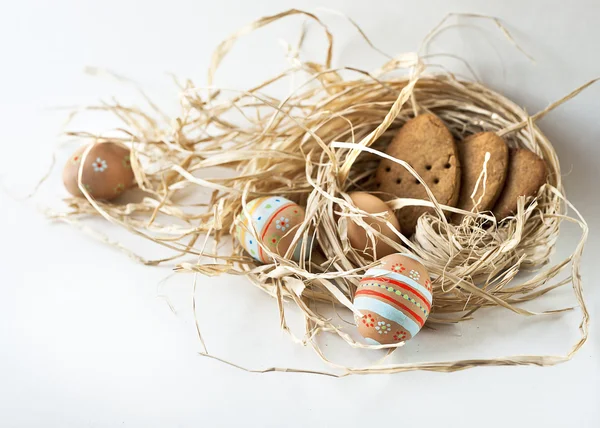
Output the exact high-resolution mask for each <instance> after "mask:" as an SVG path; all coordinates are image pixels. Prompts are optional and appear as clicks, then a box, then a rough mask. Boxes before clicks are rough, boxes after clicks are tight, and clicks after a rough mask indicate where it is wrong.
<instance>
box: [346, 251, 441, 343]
mask: <svg viewBox="0 0 600 428" xmlns="http://www.w3.org/2000/svg"><path fill="white" fill-rule="evenodd" d="M379 262H380V263H379V265H377V266H376V267H375V268H371V269H369V270H367V272H366V273H365V276H364V277H363V278H362V280H361V281H360V284H359V286H358V289H357V290H356V294H355V295H354V306H355V308H356V309H358V310H359V311H360V313H361V314H362V317H358V318H357V320H356V321H357V325H358V331H359V333H360V334H361V335H362V336H363V337H364V338H365V339H366V341H367V342H368V343H370V344H373V345H384V344H385V345H387V344H393V343H399V342H404V341H407V340H408V339H410V338H412V337H414V336H415V335H416V334H417V333H418V332H419V331H420V330H421V328H422V327H423V325H424V324H425V321H427V317H428V316H429V312H431V305H432V303H433V293H432V288H431V279H430V278H429V273H428V272H427V269H425V266H423V264H421V262H419V261H418V260H417V258H416V257H414V256H411V255H405V254H399V253H397V254H391V255H389V256H386V257H383V258H382V259H381V260H379Z"/></svg>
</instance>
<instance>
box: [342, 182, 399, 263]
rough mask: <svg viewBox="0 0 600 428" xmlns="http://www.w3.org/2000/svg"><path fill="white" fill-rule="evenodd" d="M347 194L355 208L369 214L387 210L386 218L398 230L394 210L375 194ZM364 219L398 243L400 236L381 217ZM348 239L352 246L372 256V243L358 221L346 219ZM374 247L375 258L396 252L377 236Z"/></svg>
mask: <svg viewBox="0 0 600 428" xmlns="http://www.w3.org/2000/svg"><path fill="white" fill-rule="evenodd" d="M348 195H349V196H350V199H352V202H353V203H354V205H355V206H356V208H358V209H360V210H363V211H365V212H367V213H369V214H377V213H382V212H387V213H388V215H387V216H386V220H387V221H389V222H390V223H391V224H392V226H394V228H395V229H396V230H397V231H398V232H400V223H399V222H398V219H397V218H396V216H395V215H394V211H393V210H391V209H390V207H388V205H387V204H386V203H385V202H383V201H382V200H381V199H379V198H378V197H377V196H374V195H371V194H370V193H366V192H353V193H349V194H348ZM364 221H365V222H366V223H367V224H369V225H370V226H371V227H372V228H374V229H375V230H378V231H379V232H381V233H382V234H383V235H385V236H386V237H388V238H390V239H391V240H392V241H394V242H398V243H400V237H399V236H398V235H397V234H396V233H394V231H393V230H392V229H390V228H389V227H388V225H387V224H386V223H385V221H384V220H383V219H377V220H373V219H371V218H364ZM348 240H349V241H350V245H352V248H354V249H355V250H357V251H359V252H362V253H363V254H366V255H368V256H370V257H373V255H374V254H373V248H372V247H373V243H372V241H371V239H369V237H368V236H367V231H366V230H365V229H363V228H362V226H360V225H359V224H358V223H355V222H354V221H352V220H350V219H349V220H348ZM375 249H376V252H377V258H381V257H385V256H387V255H389V254H392V253H395V252H396V250H395V249H394V248H392V247H391V246H389V245H388V244H387V243H385V242H383V241H382V240H380V239H377V238H376V240H375Z"/></svg>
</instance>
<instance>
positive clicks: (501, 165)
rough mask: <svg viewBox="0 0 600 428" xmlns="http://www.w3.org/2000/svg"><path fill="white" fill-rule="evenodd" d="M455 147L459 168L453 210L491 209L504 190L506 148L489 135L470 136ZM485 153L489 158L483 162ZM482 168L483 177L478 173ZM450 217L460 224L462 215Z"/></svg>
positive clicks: (506, 160)
mask: <svg viewBox="0 0 600 428" xmlns="http://www.w3.org/2000/svg"><path fill="white" fill-rule="evenodd" d="M456 146H457V149H458V159H459V160H460V165H461V182H460V194H459V197H458V205H457V207H458V208H460V209H462V210H465V211H475V212H480V211H488V210H491V209H492V207H493V206H494V204H495V203H496V201H497V200H498V197H499V196H500V193H501V192H502V189H503V188H504V181H505V180H506V171H507V168H508V146H507V145H506V143H505V142H504V140H503V139H502V138H500V137H498V136H497V135H496V134H494V133H493V132H481V133H479V134H474V135H471V136H469V137H467V138H466V139H464V140H463V141H460V142H458V143H457V144H456ZM487 153H489V159H488V160H487V161H486V154H487ZM484 165H485V170H486V174H485V175H483V174H482V172H483V170H484V168H483V167H484ZM484 189H485V190H484ZM454 218H455V220H456V221H460V220H462V219H463V215H461V214H456V215H455V216H454Z"/></svg>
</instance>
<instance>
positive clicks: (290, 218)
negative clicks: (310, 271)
mask: <svg viewBox="0 0 600 428" xmlns="http://www.w3.org/2000/svg"><path fill="white" fill-rule="evenodd" d="M246 211H247V212H248V214H249V217H247V216H246V213H244V212H243V211H242V212H241V213H240V214H239V215H238V217H237V219H236V229H235V233H234V234H235V237H236V239H237V240H238V241H239V243H240V244H241V245H242V247H243V248H244V249H245V250H246V251H247V252H248V253H249V254H250V255H251V256H252V257H254V258H255V259H256V260H258V261H261V262H263V263H269V262H270V261H271V257H269V255H268V254H267V252H265V250H264V249H263V246H261V245H259V240H260V242H261V243H262V244H263V245H264V246H265V247H267V248H268V249H269V250H270V251H272V252H274V253H277V254H279V255H281V256H284V255H285V253H286V252H287V250H288V248H290V245H291V243H292V240H293V239H294V235H295V234H296V230H297V229H298V226H299V225H300V224H301V223H302V221H304V209H303V208H302V207H301V206H300V205H298V204H296V203H295V202H292V201H290V200H289V199H286V198H283V197H281V196H269V197H264V198H258V199H254V200H252V201H250V202H249V203H248V204H247V205H246ZM250 222H251V223H250ZM250 224H252V225H253V226H254V229H255V231H256V235H255V234H254V232H253V231H252V228H251V227H250ZM309 247H310V246H309ZM301 249H302V240H300V241H298V244H297V245H296V248H295V251H294V253H293V254H292V258H293V259H294V260H296V261H298V260H299V259H300V254H301ZM309 254H310V248H307V249H306V252H305V253H304V256H305V258H308V255H309Z"/></svg>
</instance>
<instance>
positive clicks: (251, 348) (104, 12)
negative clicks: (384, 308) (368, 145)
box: [0, 0, 600, 428]
mask: <svg viewBox="0 0 600 428" xmlns="http://www.w3.org/2000/svg"><path fill="white" fill-rule="evenodd" d="M491 3H492V2H477V1H447V0H440V1H427V2H424V1H423V2H420V1H419V2H417V1H413V2H408V1H402V2H400V1H397V0H394V1H386V2H375V1H369V2H359V1H356V2H350V1H331V2H325V1H304V2H303V1H296V2H292V1H288V0H271V1H262V2H253V1H252V2H251V1H230V0H221V1H218V2H202V1H192V0H190V1H169V2H159V1H147V2H135V1H123V0H119V1H117V0H104V1H101V2H100V1H99V2H84V1H75V0H56V1H53V2H42V1H25V0H22V1H18V2H15V1H13V2H8V1H4V2H2V4H1V5H0V47H1V52H2V68H1V69H0V123H1V124H2V128H1V133H0V135H1V136H2V147H4V148H5V149H4V150H5V152H4V154H3V155H2V156H0V175H1V177H0V179H1V181H2V184H3V186H4V187H8V188H9V189H10V190H11V192H12V193H15V194H25V193H27V191H28V190H29V189H31V186H32V185H33V183H34V182H35V180H36V179H37V178H38V177H39V176H40V175H42V174H43V172H44V171H45V168H46V167H47V165H48V161H49V159H50V155H51V153H52V151H53V149H54V144H55V143H56V141H57V139H56V135H57V134H58V132H59V131H60V126H61V124H62V121H63V120H64V119H65V115H66V112H64V111H58V112H57V111H52V110H49V109H48V108H49V107H55V106H73V105H85V104H90V103H94V102H97V101H98V100H100V99H109V97H110V96H111V95H113V94H122V97H120V98H121V99H125V100H127V99H128V98H127V97H131V96H132V94H131V91H130V90H128V89H123V87H121V86H119V85H117V84H115V83H114V82H111V81H110V80H105V79H98V78H93V77H89V76H86V75H84V74H83V73H82V70H83V68H84V67H85V66H99V67H104V68H107V69H112V70H114V71H117V72H119V73H121V74H123V75H126V76H129V77H131V78H133V79H135V80H137V81H140V82H141V83H142V84H144V86H145V87H147V88H149V90H150V92H153V94H154V95H155V96H156V97H157V99H158V100H159V102H161V103H162V104H163V105H167V106H168V105H171V104H174V101H176V94H175V93H174V91H173V90H172V86H171V83H170V80H169V78H168V77H167V76H166V74H165V73H164V72H167V71H169V72H175V73H176V74H177V75H179V76H181V77H192V78H193V79H194V81H195V82H196V83H197V84H204V83H205V81H206V80H205V79H206V77H205V76H206V70H207V67H208V64H209V58H210V53H211V51H212V49H213V48H214V47H215V46H216V45H217V43H218V42H219V41H221V40H222V39H223V38H224V37H226V36H227V35H229V34H230V33H232V32H233V31H234V30H236V29H238V28H239V27H240V26H242V25H244V24H246V23H248V22H250V21H252V20H254V19H255V18H258V17H260V16H263V15H266V14H271V13H275V12H278V11H281V10H284V9H286V8H289V7H298V8H304V9H308V10H311V11H314V10H315V9H316V7H318V6H322V5H325V6H327V7H329V8H333V9H337V10H340V11H342V12H345V13H347V14H348V15H350V16H351V17H353V18H354V19H355V20H356V21H357V22H358V23H359V24H360V25H361V26H362V28H363V29H364V30H365V31H366V33H367V34H368V35H369V36H370V37H371V39H372V41H373V42H374V43H375V44H376V45H377V46H378V47H380V48H381V49H383V50H385V51H386V52H389V53H392V54H397V53H400V52H405V51H411V50H414V49H416V48H417V47H418V44H419V42H420V41H421V39H422V38H423V36H424V35H425V34H426V33H427V32H428V31H429V30H430V29H431V28H432V27H433V26H434V25H435V24H436V23H437V22H438V21H439V20H440V19H441V18H442V17H443V16H444V15H445V14H446V13H447V12H478V13H485V14H490V15H494V16H498V17H500V18H502V19H503V20H504V21H505V22H506V23H507V25H508V27H509V29H510V30H511V31H512V32H513V34H514V36H515V38H516V39H517V40H518V41H519V43H520V44H521V45H522V46H523V47H524V48H525V49H526V50H527V51H528V52H530V53H531V54H532V55H533V56H534V57H535V58H536V60H537V62H536V64H535V65H533V64H531V63H530V62H528V61H527V60H526V59H525V58H524V57H523V56H521V55H520V54H519V53H518V52H516V51H515V50H514V49H513V48H512V47H511V46H510V45H509V44H508V43H506V41H505V39H504V38H503V37H502V36H501V35H500V33H499V32H497V31H496V29H495V28H494V27H493V25H492V24H490V23H488V22H483V21H482V22H475V23H472V24H474V25H475V27H477V28H473V27H468V28H465V27H462V28H454V29H452V30H449V31H447V32H446V33H444V35H443V37H440V38H439V39H437V40H436V41H435V42H434V43H433V45H432V51H436V52H442V51H444V52H453V53H456V54H459V55H461V56H463V57H465V58H466V59H468V60H469V61H470V63H471V64H472V65H473V66H474V68H475V70H476V71H477V72H478V74H479V75H480V76H481V77H482V79H483V81H484V82H486V83H487V84H489V85H491V86H492V87H494V88H497V89H498V90H499V91H501V92H503V93H505V94H507V95H508V96H510V97H512V98H513V99H515V100H516V101H517V102H519V103H520V104H523V105H524V106H526V107H527V109H528V110H529V111H531V112H535V111H537V110H539V109H541V108H543V107H544V106H545V105H547V104H548V103H549V102H551V101H553V100H556V99H559V98H560V97H562V96H563V95H565V94H566V93H568V92H569V91H571V90H572V89H574V88H575V87H577V86H578V85H580V84H582V83H584V82H586V81H587V80H589V79H591V78H594V77H597V76H599V75H600V60H598V55H597V40H598V39H599V38H600V27H599V26H598V25H597V24H598V22H600V8H599V7H598V4H597V2H595V1H587V2H586V1H574V2H564V1H528V2H522V1H507V0H505V1H502V2H493V3H494V4H493V5H492V4H491ZM325 17H326V21H327V22H328V24H330V26H331V27H332V29H333V30H334V33H335V34H336V37H337V38H336V46H335V54H336V55H335V64H336V65H341V64H345V65H352V66H356V67H360V68H364V69H374V68H376V67H377V66H378V65H380V64H381V61H382V58H381V57H380V56H378V55H377V54H375V53H373V52H372V51H370V50H369V49H368V47H367V46H366V44H365V43H364V42H362V41H361V40H360V38H359V36H358V35H357V34H356V32H355V31H354V30H353V29H352V28H351V26H350V25H348V23H347V22H346V21H345V20H344V19H342V18H340V17H336V16H333V15H328V16H327V15H326V16H325ZM463 22H464V21H463ZM300 23H301V19H299V18H291V19H288V20H287V21H285V22H284V23H279V24H276V25H274V26H272V28H267V29H262V30H260V31H259V32H257V33H256V34H254V35H251V36H249V37H248V38H247V40H245V41H243V42H240V44H239V45H237V46H236V47H235V48H234V49H233V51H232V56H231V58H229V59H227V60H226V61H225V62H224V63H223V67H222V70H221V71H220V73H219V74H218V81H217V83H218V84H220V85H223V86H229V87H236V88H244V87H247V86H248V85H250V84H252V83H257V82H259V81H261V79H262V78H264V77H266V76H268V75H270V74H272V73H273V72H274V71H276V70H280V69H281V68H283V67H284V66H285V59H284V55H283V51H282V49H281V46H280V44H279V43H278V39H284V40H287V41H289V42H295V40H296V37H297V34H298V28H299V25H300ZM313 30H315V33H316V32H317V31H316V29H315V28H313ZM315 37H316V36H315ZM308 55H313V58H317V59H321V58H322V56H321V51H318V52H316V51H312V52H308ZM315 55H317V56H315ZM501 63H503V64H504V67H502V66H501ZM447 64H449V65H457V64H456V63H455V64H451V63H447ZM241 65H243V66H241ZM599 91H600V88H598V87H592V88H591V89H589V90H588V91H586V92H584V93H583V94H581V95H580V96H579V97H577V98H576V99H574V100H572V101H570V102H569V103H568V104H566V105H564V106H563V107H561V108H560V109H558V110H557V111H555V112H553V113H552V114H551V115H549V116H548V117H547V118H546V119H544V120H543V121H542V122H541V126H542V129H543V130H544V131H545V132H546V133H547V135H549V136H550V137H551V139H552V140H553V142H554V144H555V146H556V149H557V151H558V153H559V156H560V158H561V161H562V166H563V171H564V173H565V175H566V177H565V183H566V188H567V192H568V195H569V196H570V198H571V200H572V202H573V203H574V204H575V205H576V206H577V207H578V208H579V209H580V210H581V212H582V214H583V215H584V216H586V217H587V219H588V221H589V222H590V228H591V236H590V240H589V243H588V246H587V249H586V253H585V256H584V260H583V269H582V274H583V278H584V284H585V287H586V295H587V300H588V302H589V305H590V312H591V314H592V329H591V337H590V339H589V341H588V343H587V344H586V345H585V346H584V347H583V349H582V350H581V352H580V353H579V354H577V356H576V357H575V358H574V359H573V360H572V361H571V362H568V363H566V364H563V365H560V366H556V367H552V368H537V367H519V368H511V367H504V368H503V367H497V368H480V369H473V370H468V371H464V372H459V373H454V374H436V373H426V372H413V373H407V374H399V375H394V376H366V377H349V378H344V379H332V378H326V377H317V376H310V375H298V374H282V373H271V374H264V375H259V374H252V373H245V372H242V371H239V370H236V369H234V368H231V367H228V366H225V365H223V364H220V363H218V362H216V361H211V360H208V359H203V358H201V357H199V356H198V355H197V354H196V352H197V351H198V350H200V344H199V341H198V339H197V338H196V336H195V331H194V323H193V317H192V315H191V295H192V289H191V283H192V277H191V276H189V275H179V276H175V277H173V278H170V279H169V280H168V282H167V283H166V285H163V286H162V288H161V289H160V290H158V289H157V287H158V283H159V282H160V281H161V280H162V279H163V278H165V277H166V276H167V275H168V274H169V273H170V270H169V268H151V267H144V266H141V265H138V264H135V263H133V262H132V261H130V260H129V259H128V258H127V257H125V256H124V255H123V254H121V253H119V252H117V251H115V250H113V249H111V248H108V247H106V246H103V245H101V244H99V243H97V242H95V241H93V240H92V239H91V238H89V237H87V236H84V235H83V234H81V233H79V232H78V231H76V230H74V229H73V228H70V227H68V226H66V225H58V224H50V223H49V222H48V221H47V220H45V218H44V217H43V216H42V215H41V214H40V213H39V212H38V211H37V210H36V208H37V207H38V206H42V205H44V204H47V203H51V202H52V201H56V200H57V199H58V198H60V197H61V196H62V195H64V191H63V189H62V186H61V183H60V173H59V172H60V164H61V163H62V162H63V160H64V158H65V157H66V156H67V154H68V152H69V151H70V150H71V148H69V149H67V150H65V151H62V152H60V156H62V157H61V158H60V159H59V167H58V168H57V169H56V171H55V173H54V174H53V175H52V177H51V179H50V181H49V182H48V183H47V184H46V185H44V187H43V188H42V189H41V191H40V194H39V195H38V197H37V198H36V199H34V200H32V201H31V200H30V201H27V202H15V201H14V200H13V198H11V197H10V196H9V195H8V194H7V193H5V192H0V207H1V208H2V209H1V210H0V224H2V225H3V229H2V234H1V236H2V239H1V240H2V244H3V245H2V249H1V250H0V252H1V258H0V291H1V293H0V426H2V427H37V426H44V427H112V426H127V427H165V426H168V427H171V426H173V427H175V426H177V427H192V426H194V427H197V426H257V427H267V426H268V427H282V426H290V427H292V426H293V427H307V426H347V427H350V426H357V427H358V426H363V427H365V426H372V427H375V426H378V425H380V424H385V425H391V426H396V425H397V426H400V425H405V426H462V427H480V426H485V427H489V428H492V427H505V426H514V427H537V426H540V427H541V426H543V427H564V426H577V427H598V426H600V410H599V408H598V403H599V402H600V350H599V349H598V346H599V340H598V339H599V336H598V330H599V328H598V327H600V326H599V325H598V323H597V322H596V317H597V316H599V315H600V313H599V312H600V311H599V310H598V309H599V308H598V296H599V293H598V290H597V287H598V284H597V279H596V278H595V277H594V273H595V272H594V268H595V267H596V266H597V259H598V257H599V256H600V243H599V242H598V235H597V230H598V226H599V221H598V218H599V217H598V215H597V212H598V210H599V209H600V204H599V203H598V198H597V195H598V190H597V184H596V182H597V175H596V174H598V165H599V164H598V162H599V160H600V144H598V143H599V141H598V140H599V138H600V127H599V124H598V111H599V103H598V94H599ZM110 124H113V122H111V121H109V120H107V121H102V122H101V121H100V120H99V119H95V118H94V117H93V116H87V119H86V121H84V122H82V123H81V124H80V125H81V127H83V126H87V127H95V126H97V127H98V128H99V129H101V128H102V127H104V126H106V125H110ZM6 148H8V150H7V149H6ZM91 224H92V225H94V226H96V227H99V228H100V229H103V230H107V231H111V233H112V234H113V235H112V236H119V235H118V233H116V232H115V231H114V229H110V228H108V227H106V226H105V225H104V224H102V223H99V222H94V223H91ZM577 236H578V235H577V230H576V229H575V228H572V227H565V228H564V230H563V233H562V238H561V241H560V246H559V249H558V251H557V255H556V257H555V260H558V259H559V257H560V256H561V255H562V256H565V255H566V254H567V252H568V251H569V250H570V249H571V248H572V246H573V245H574V243H575V242H576V239H577ZM127 243H128V244H129V245H130V246H132V247H133V248H135V249H137V250H139V251H140V252H143V253H144V254H145V255H148V256H151V255H152V254H154V253H153V251H155V250H154V249H152V248H148V247H147V246H144V245H143V243H140V242H137V241H132V240H131V239H128V240H127ZM158 294H167V295H168V296H169V297H170V299H171V300H172V302H173V305H174V307H175V309H176V310H177V315H175V314H173V313H172V312H171V311H170V310H169V307H168V306H167V304H166V303H165V301H164V300H163V299H160V298H157V296H158ZM197 297H198V303H199V307H200V310H199V312H198V317H199V320H200V322H201V323H202V326H203V329H204V334H205V338H206V340H207V343H208V346H209V350H210V351H211V352H214V353H216V354H218V355H220V356H223V357H225V358H230V359H233V360H235V361H236V362H238V363H241V364H243V365H245V366H248V367H253V368H264V367H269V366H273V365H277V366H289V367H312V368H317V369H327V367H326V366H324V365H323V364H321V363H320V361H319V360H318V359H317V357H316V356H315V355H314V353H313V352H312V351H311V350H310V349H303V348H301V347H300V346H299V345H295V344H294V343H292V341H291V340H289V338H288V336H286V335H285V334H283V333H281V332H280V331H279V330H278V319H277V312H276V309H275V307H274V305H273V302H272V301H270V300H269V299H268V298H267V297H266V296H264V295H263V294H261V293H260V292H259V291H258V290H256V289H254V288H252V287H250V286H248V284H247V283H246V281H245V280H244V279H243V278H233V277H223V278H216V279H214V278H213V279H205V278H204V279H201V280H200V283H199V287H198V292H197ZM572 304H573V299H572V297H571V293H570V290H569V289H564V290H562V291H557V292H553V293H551V295H550V296H548V299H545V300H543V301H540V302H536V303H535V304H534V305H532V306H530V307H533V308H536V309H548V308H552V307H558V306H567V305H572ZM227 309H229V315H228V316H227V317H224V316H223V311H224V310H227ZM579 316H580V314H579V311H577V310H576V311H573V312H572V313H568V314H565V315H562V316H553V317H548V318H544V319H539V318H538V319H526V320H523V319H521V318H519V317H517V316H515V315H512V314H510V313H506V312H504V311H489V312H481V313H478V314H477V318H476V319H475V320H474V321H472V322H469V323H465V324H462V325H460V326H458V327H452V328H451V329H449V330H447V331H438V332H423V333H422V334H421V335H419V336H418V337H417V339H415V342H414V343H411V346H407V347H406V348H405V350H404V352H405V353H404V354H401V355H399V356H397V358H398V361H424V360H444V359H453V358H458V357H493V356H499V355H512V354H515V353H539V354H549V353H557V354H565V353H566V352H567V351H568V349H569V347H570V346H571V344H572V343H574V342H575V340H576V338H577V334H578V332H577V324H578V321H579ZM253 323H256V328H252V327H253V325H252V324H253ZM516 327H518V328H519V330H518V334H515V333H514V328H516ZM334 348H335V345H332V346H331V349H334ZM375 357H377V356H376V355H373V358H375ZM353 358H354V357H353ZM361 358H362V359H364V358H363V357H356V359H355V360H353V361H359V362H362V363H365V362H366V361H363V360H362V359H361ZM311 424H312V425H311Z"/></svg>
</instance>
